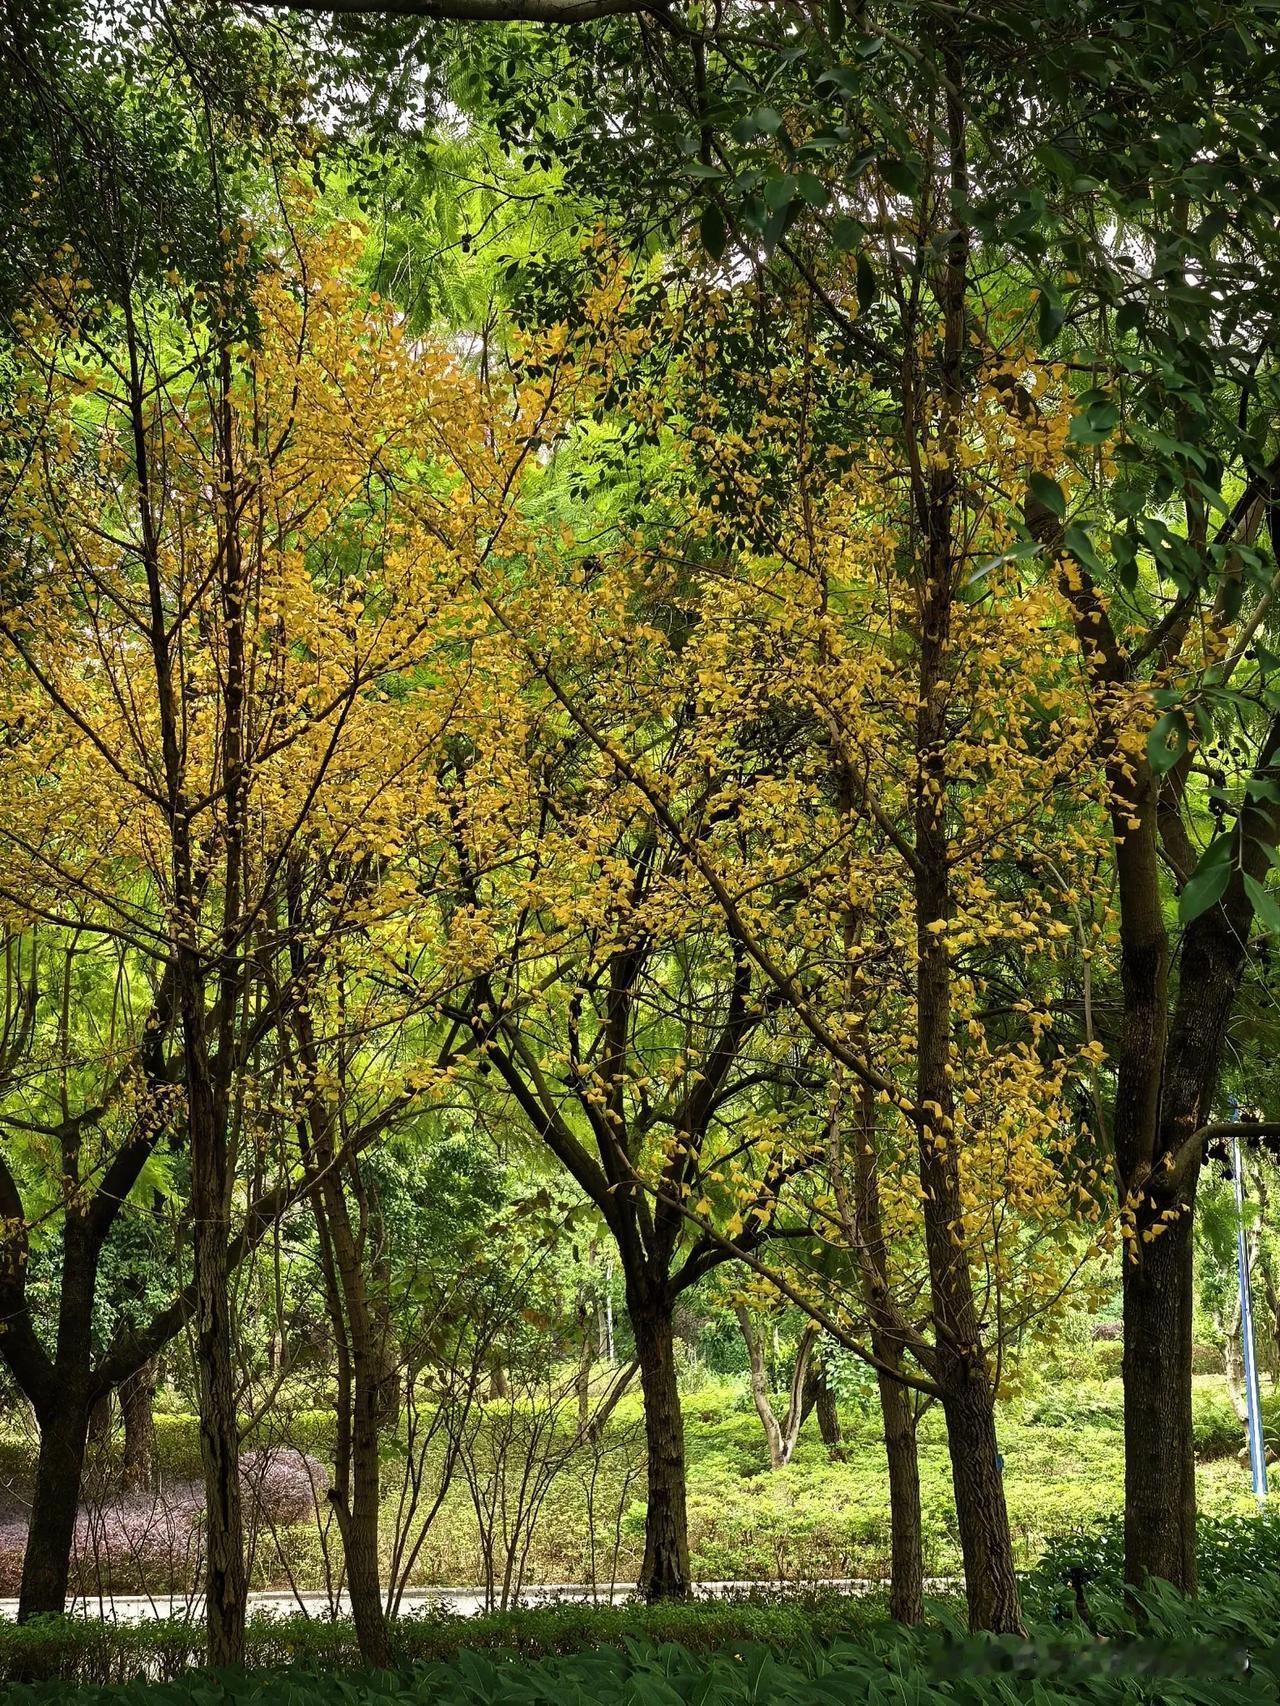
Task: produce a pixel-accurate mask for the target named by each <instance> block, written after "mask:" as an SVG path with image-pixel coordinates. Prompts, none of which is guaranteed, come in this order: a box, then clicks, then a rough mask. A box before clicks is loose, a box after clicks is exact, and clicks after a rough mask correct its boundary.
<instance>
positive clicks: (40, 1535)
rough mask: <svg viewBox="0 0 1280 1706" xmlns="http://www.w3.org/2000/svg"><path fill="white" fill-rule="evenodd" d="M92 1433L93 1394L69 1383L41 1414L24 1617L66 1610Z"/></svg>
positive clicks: (22, 1593)
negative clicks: (86, 1455)
mask: <svg viewBox="0 0 1280 1706" xmlns="http://www.w3.org/2000/svg"><path fill="white" fill-rule="evenodd" d="M88 1436H89V1402H88V1399H87V1397H86V1396H85V1395H84V1394H83V1393H82V1392H78V1391H77V1390H75V1389H74V1388H64V1389H63V1391H62V1392H61V1393H60V1394H59V1396H58V1401H57V1403H56V1404H55V1405H53V1406H52V1407H51V1408H50V1409H49V1410H47V1411H46V1413H45V1414H44V1415H43V1416H41V1417H40V1454H39V1457H38V1458H37V1460H36V1480H35V1493H34V1497H33V1499H32V1502H31V1523H30V1527H29V1529H28V1532H27V1552H26V1557H25V1558H24V1560H23V1565H22V1584H21V1587H20V1589H19V1597H18V1621H19V1622H20V1623H25V1622H26V1621H27V1619H28V1618H30V1617H43V1616H55V1617H60V1616H61V1615H62V1613H63V1612H64V1611H65V1610H66V1604H67V1587H68V1583H69V1581H70V1576H71V1553H72V1549H73V1547H74V1544H75V1532H76V1511H77V1508H78V1504H79V1498H80V1482H81V1477H82V1476H83V1474H84V1459H85V1449H86V1445H87V1441H88Z"/></svg>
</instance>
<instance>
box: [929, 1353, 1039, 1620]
mask: <svg viewBox="0 0 1280 1706" xmlns="http://www.w3.org/2000/svg"><path fill="white" fill-rule="evenodd" d="M942 1409H943V1414H944V1415H945V1416H946V1419H947V1445H948V1448H949V1451H950V1454H951V1484H952V1486H953V1488H954V1489H955V1498H956V1523H957V1526H958V1528H959V1531H960V1551H961V1554H962V1555H963V1558H964V1578H965V1595H966V1597H967V1599H968V1603H969V1627H970V1628H971V1629H990V1630H992V1631H994V1632H995V1633H996V1634H1021V1633H1022V1632H1023V1631H1022V1615H1021V1610H1020V1608H1019V1603H1018V1578H1017V1575H1016V1574H1015V1572H1014V1568H1013V1545H1012V1542H1011V1539H1010V1535H1009V1513H1008V1510H1007V1508H1006V1506H1005V1497H1004V1466H1003V1460H1002V1459H1001V1457H1000V1450H999V1445H998V1442H997V1439H996V1415H995V1403H994V1400H993V1398H992V1394H991V1386H990V1382H989V1381H988V1380H987V1379H986V1378H985V1376H978V1377H975V1378H974V1379H972V1380H970V1381H969V1382H968V1383H967V1384H964V1385H958V1386H956V1387H953V1388H952V1389H951V1390H950V1391H947V1392H945V1393H944V1395H943V1398H942Z"/></svg>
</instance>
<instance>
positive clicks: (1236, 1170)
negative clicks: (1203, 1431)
mask: <svg viewBox="0 0 1280 1706" xmlns="http://www.w3.org/2000/svg"><path fill="white" fill-rule="evenodd" d="M1231 1113H1232V1118H1233V1119H1237V1120H1238V1119H1239V1117H1240V1109H1239V1106H1238V1104H1237V1103H1236V1101H1235V1098H1234V1097H1233V1098H1232V1102H1231ZM1231 1176H1232V1180H1233V1182H1234V1184H1235V1192H1236V1266H1237V1268H1238V1270H1239V1276H1240V1341H1241V1344H1242V1346H1243V1349H1244V1402H1245V1411H1246V1414H1247V1418H1248V1425H1249V1468H1250V1469H1251V1471H1252V1473H1253V1496H1254V1498H1256V1499H1257V1500H1258V1501H1259V1503H1261V1502H1262V1501H1263V1500H1264V1499H1265V1498H1266V1496H1267V1452H1266V1446H1265V1445H1264V1443H1263V1438H1262V1399H1261V1396H1260V1395H1259V1392H1258V1358H1257V1355H1256V1353H1255V1351H1254V1345H1253V1297H1252V1294H1251V1287H1250V1283H1249V1240H1248V1239H1247V1238H1246V1236H1245V1230H1244V1168H1243V1166H1242V1165H1241V1158H1240V1138H1239V1135H1238V1134H1237V1133H1235V1132H1233V1133H1232V1135H1231Z"/></svg>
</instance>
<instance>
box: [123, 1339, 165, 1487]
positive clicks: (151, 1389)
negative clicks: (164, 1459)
mask: <svg viewBox="0 0 1280 1706" xmlns="http://www.w3.org/2000/svg"><path fill="white" fill-rule="evenodd" d="M156 1376H157V1369H156V1364H155V1359H154V1358H152V1360H151V1361H150V1362H146V1363H144V1364H143V1365H142V1367H141V1368H140V1369H139V1370H138V1372H137V1373H136V1374H133V1375H130V1376H129V1378H128V1379H127V1380H122V1381H121V1382H120V1386H119V1389H118V1390H119V1393H120V1413H121V1415H122V1416H123V1418H124V1461H123V1465H122V1479H123V1481H124V1485H125V1487H126V1488H127V1489H128V1490H129V1491H130V1492H142V1491H145V1489H146V1488H148V1487H150V1485H151V1482H152V1477H153V1474H154V1470H155V1444H156V1419H155V1396H156Z"/></svg>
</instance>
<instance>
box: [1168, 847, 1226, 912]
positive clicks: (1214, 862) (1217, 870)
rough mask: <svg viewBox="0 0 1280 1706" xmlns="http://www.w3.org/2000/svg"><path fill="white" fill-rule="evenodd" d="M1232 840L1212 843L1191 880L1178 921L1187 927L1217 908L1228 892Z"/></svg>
mask: <svg viewBox="0 0 1280 1706" xmlns="http://www.w3.org/2000/svg"><path fill="white" fill-rule="evenodd" d="M1231 853H1232V839H1231V837H1230V836H1229V835H1220V836H1218V837H1217V839H1216V840H1214V841H1211V842H1210V843H1209V845H1208V847H1206V848H1205V850H1204V852H1203V854H1202V855H1201V857H1200V863H1199V864H1198V865H1197V866H1196V868H1195V870H1194V871H1192V873H1191V875H1190V877H1188V879H1187V886H1186V887H1185V888H1184V889H1183V891H1182V894H1181V896H1180V897H1179V900H1178V917H1179V918H1180V919H1181V920H1182V922H1183V923H1184V924H1190V923H1191V921H1192V920H1193V919H1195V918H1199V916H1200V914H1201V913H1202V912H1208V910H1209V908H1210V907H1211V906H1216V905H1217V903H1218V902H1219V901H1220V900H1221V899H1222V897H1223V895H1224V894H1225V893H1226V892H1227V884H1228V883H1229V882H1230V880H1231Z"/></svg>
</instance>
